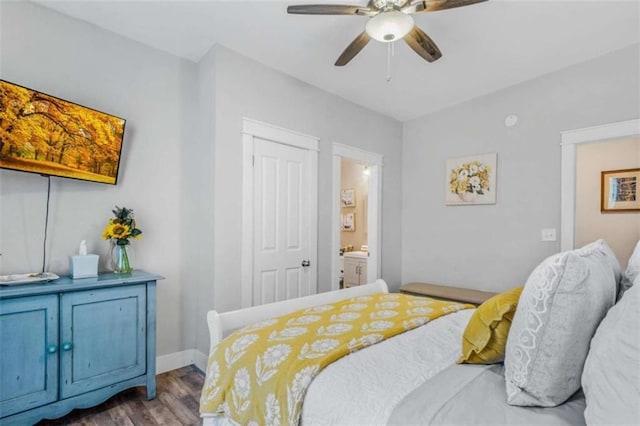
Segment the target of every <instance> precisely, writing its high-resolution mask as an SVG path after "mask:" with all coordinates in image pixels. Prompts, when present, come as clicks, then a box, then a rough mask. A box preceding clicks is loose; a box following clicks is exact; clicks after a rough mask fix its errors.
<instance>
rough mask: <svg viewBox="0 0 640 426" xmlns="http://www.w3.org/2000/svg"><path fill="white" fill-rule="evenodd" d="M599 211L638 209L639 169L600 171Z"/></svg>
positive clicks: (639, 195)
mask: <svg viewBox="0 0 640 426" xmlns="http://www.w3.org/2000/svg"><path fill="white" fill-rule="evenodd" d="M600 176H601V177H600V182H601V184H600V211H601V212H637V211H640V194H638V184H639V183H640V169H626V170H608V171H604V172H601V173H600Z"/></svg>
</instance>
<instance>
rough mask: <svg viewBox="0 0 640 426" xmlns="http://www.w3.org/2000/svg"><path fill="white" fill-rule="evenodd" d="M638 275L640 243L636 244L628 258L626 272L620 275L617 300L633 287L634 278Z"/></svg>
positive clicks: (639, 270)
mask: <svg viewBox="0 0 640 426" xmlns="http://www.w3.org/2000/svg"><path fill="white" fill-rule="evenodd" d="M639 275H640V241H638V243H637V244H636V248H635V249H634V250H633V253H632V254H631V257H630V258H629V264H628V265H627V270H626V271H625V273H624V274H623V275H622V280H621V282H620V294H619V295H618V299H619V298H621V297H622V294H623V293H624V292H625V291H627V290H629V288H631V286H632V285H633V282H634V281H635V279H636V277H638V276H639Z"/></svg>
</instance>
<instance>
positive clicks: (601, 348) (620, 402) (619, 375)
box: [582, 276, 640, 425]
mask: <svg viewBox="0 0 640 426" xmlns="http://www.w3.org/2000/svg"><path fill="white" fill-rule="evenodd" d="M638 324H640V276H638V277H636V280H635V282H634V285H633V287H631V288H630V289H629V291H627V292H626V293H625V295H624V297H623V298H622V299H621V300H620V301H619V302H618V303H617V304H616V305H615V306H614V307H613V308H611V309H610V310H609V312H608V313H607V316H606V317H605V319H603V320H602V322H601V323H600V326H599V327H598V330H596V334H595V336H593V340H591V349H590V350H589V355H588V356H587V360H586V362H585V365H584V372H583V373H582V389H583V390H584V396H585V398H586V401H587V409H586V410H585V412H584V417H585V420H586V421H587V424H625V425H626V424H629V425H632V424H633V425H637V424H640V336H639V334H638V333H639V332H638Z"/></svg>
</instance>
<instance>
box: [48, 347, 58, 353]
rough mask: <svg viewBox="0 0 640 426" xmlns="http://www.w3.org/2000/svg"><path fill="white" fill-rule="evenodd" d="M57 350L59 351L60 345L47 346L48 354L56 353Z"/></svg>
mask: <svg viewBox="0 0 640 426" xmlns="http://www.w3.org/2000/svg"><path fill="white" fill-rule="evenodd" d="M56 352H58V347H57V346H56V345H49V346H47V353H48V354H55V353H56Z"/></svg>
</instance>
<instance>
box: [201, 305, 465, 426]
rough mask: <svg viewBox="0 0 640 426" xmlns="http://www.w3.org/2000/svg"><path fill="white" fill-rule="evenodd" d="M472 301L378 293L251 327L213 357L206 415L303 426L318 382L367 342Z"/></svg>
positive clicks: (243, 422)
mask: <svg viewBox="0 0 640 426" xmlns="http://www.w3.org/2000/svg"><path fill="white" fill-rule="evenodd" d="M473 307H474V306H472V305H463V304H459V303H452V302H444V301H439V300H434V299H429V298H424V297H415V296H409V295H405V294H388V293H377V294H372V295H368V296H359V297H355V298H352V299H347V300H343V301H340V302H336V303H331V304H327V305H320V306H315V307H312V308H308V309H302V310H299V311H296V312H294V313H291V314H289V315H284V316H281V317H278V318H273V319H269V320H266V321H262V322H259V323H256V324H252V325H249V326H247V327H245V328H243V329H241V330H238V331H236V332H235V333H233V334H231V335H230V336H228V337H227V338H226V339H224V340H223V341H222V342H220V343H219V344H218V345H217V346H216V347H215V349H214V351H213V353H212V354H211V355H210V357H209V363H208V367H207V377H206V379H205V384H204V387H203V390H202V397H201V399H200V412H201V413H210V414H218V415H226V416H228V417H230V418H231V419H232V420H234V421H236V422H237V423H239V424H241V425H263V424H265V425H280V424H289V425H297V424H298V420H299V417H300V413H301V411H302V401H303V399H304V395H305V393H306V391H307V388H308V387H309V385H310V383H311V380H313V378H314V377H315V376H316V375H317V374H318V373H319V372H320V371H321V370H322V369H323V368H324V367H326V366H327V365H329V364H330V363H332V362H334V361H336V360H338V359H340V358H342V357H343V356H345V355H348V354H349V353H350V352H354V351H357V350H359V349H362V348H364V347H366V346H369V345H372V344H374V343H378V342H380V341H382V340H384V339H387V338H389V337H393V336H395V335H397V334H400V333H402V332H404V331H407V330H411V329H413V328H416V327H419V326H421V325H423V324H425V323H427V322H429V321H431V320H434V319H436V318H438V317H440V316H443V315H446V314H448V313H451V312H456V311H459V310H462V309H469V308H473Z"/></svg>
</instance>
